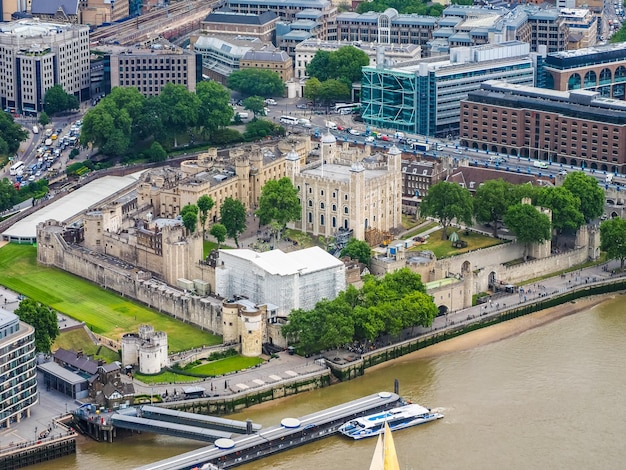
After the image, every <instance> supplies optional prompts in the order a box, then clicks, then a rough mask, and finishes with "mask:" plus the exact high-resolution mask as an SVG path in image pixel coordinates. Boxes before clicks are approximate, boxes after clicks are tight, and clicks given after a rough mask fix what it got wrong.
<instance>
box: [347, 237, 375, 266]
mask: <svg viewBox="0 0 626 470" xmlns="http://www.w3.org/2000/svg"><path fill="white" fill-rule="evenodd" d="M339 256H340V257H341V258H343V257H344V256H349V257H350V258H352V259H358V260H359V262H361V263H363V264H366V265H368V266H369V264H370V258H371V257H372V249H371V248H370V246H369V245H368V244H367V243H366V242H364V241H363V240H357V239H356V238H351V239H350V240H348V243H346V246H345V247H343V249H342V250H341V253H340V254H339Z"/></svg>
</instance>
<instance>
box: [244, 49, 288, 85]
mask: <svg viewBox="0 0 626 470" xmlns="http://www.w3.org/2000/svg"><path fill="white" fill-rule="evenodd" d="M239 67H240V68H241V69H242V70H243V69H261V70H271V71H272V72H276V73H277V74H278V75H279V76H280V79H281V80H282V81H283V82H287V81H289V80H291V79H292V78H293V61H292V60H291V57H289V55H288V54H287V53H286V52H285V51H279V50H277V49H275V50H261V51H259V50H254V49H251V50H249V51H248V52H246V53H245V54H244V55H243V57H242V58H241V59H240V60H239Z"/></svg>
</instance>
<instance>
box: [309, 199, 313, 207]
mask: <svg viewBox="0 0 626 470" xmlns="http://www.w3.org/2000/svg"><path fill="white" fill-rule="evenodd" d="M309 207H313V201H312V200H311V199H309Z"/></svg>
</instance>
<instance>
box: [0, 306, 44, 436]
mask: <svg viewBox="0 0 626 470" xmlns="http://www.w3.org/2000/svg"><path fill="white" fill-rule="evenodd" d="M35 367H36V363H35V329H34V328H33V327H32V326H30V325H27V324H26V323H24V322H21V321H20V319H19V318H18V316H17V315H15V314H14V313H11V312H9V311H7V310H4V309H2V308H0V379H1V380H0V428H9V427H11V424H12V423H15V422H20V421H21V420H22V419H24V418H27V417H28V416H30V408H31V407H32V406H33V405H35V404H36V403H37V402H38V401H39V398H38V395H37V371H36V369H35Z"/></svg>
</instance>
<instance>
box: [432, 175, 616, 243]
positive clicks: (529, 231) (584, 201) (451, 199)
mask: <svg viewBox="0 0 626 470" xmlns="http://www.w3.org/2000/svg"><path fill="white" fill-rule="evenodd" d="M522 198H529V199H530V200H531V201H532V204H533V205H523V204H521V200H522ZM535 205H536V206H541V207H545V208H548V209H550V210H551V211H552V221H551V222H550V219H549V218H548V217H547V216H546V215H545V214H543V213H541V212H539V211H538V210H537V209H535V207H534V206H535ZM603 211H604V192H603V191H602V189H601V188H600V187H599V186H598V182H597V180H596V179H595V178H593V177H592V176H589V175H586V174H585V173H583V172H582V171H579V172H574V173H570V174H568V175H567V177H566V178H565V181H564V182H563V185H562V186H545V187H536V186H532V185H530V184H523V185H513V184H510V183H507V182H506V181H503V180H502V179H498V180H490V181H487V182H485V183H484V184H483V185H481V186H480V187H479V188H478V189H477V190H476V194H475V196H474V197H473V198H472V196H471V193H470V192H469V191H468V190H467V189H465V188H462V187H461V186H459V185H457V184H454V183H448V182H445V181H442V182H440V183H437V184H436V185H434V186H432V187H431V188H430V190H429V192H428V194H427V195H426V197H425V198H424V200H423V201H422V204H421V206H420V212H421V214H422V215H423V216H432V217H437V218H438V219H439V220H440V222H441V224H442V225H443V231H442V239H446V238H447V228H448V226H449V225H450V223H451V222H452V221H453V220H457V221H458V222H461V223H464V224H466V225H470V224H472V222H473V220H474V219H476V221H478V222H480V223H490V224H491V225H492V228H493V234H494V236H498V226H499V225H500V224H502V223H505V224H506V226H507V227H508V228H509V229H510V230H511V231H512V232H513V233H514V234H515V236H516V237H517V239H518V241H519V242H520V243H524V244H530V243H541V242H543V241H546V240H550V239H551V232H552V230H554V231H555V235H557V236H558V234H560V233H562V232H564V231H573V230H576V229H578V228H579V227H580V226H582V225H583V224H584V223H585V222H588V221H591V220H592V219H595V218H597V217H598V216H600V215H601V214H602V213H603Z"/></svg>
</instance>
